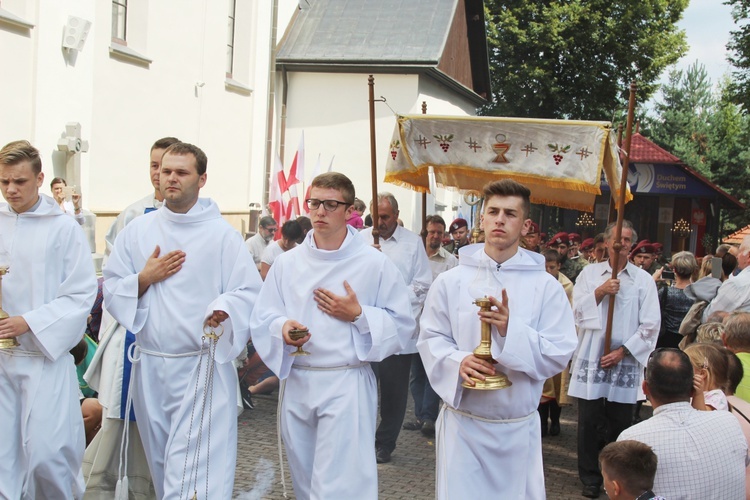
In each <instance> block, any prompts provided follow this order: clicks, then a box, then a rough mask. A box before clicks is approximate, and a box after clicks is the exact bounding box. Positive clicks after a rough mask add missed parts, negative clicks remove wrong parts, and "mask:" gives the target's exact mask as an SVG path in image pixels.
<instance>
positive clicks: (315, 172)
mask: <svg viewBox="0 0 750 500" xmlns="http://www.w3.org/2000/svg"><path fill="white" fill-rule="evenodd" d="M318 175H320V155H318V161H316V162H315V166H314V167H313V173H312V177H310V182H308V183H307V190H306V191H305V199H306V200H308V199H310V185H311V184H312V181H313V180H314V179H315V178H316V177H317V176H318ZM303 206H304V209H305V213H307V214H309V213H310V209H309V208H307V203H305V204H304V205H303Z"/></svg>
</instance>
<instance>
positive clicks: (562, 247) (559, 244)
mask: <svg viewBox="0 0 750 500" xmlns="http://www.w3.org/2000/svg"><path fill="white" fill-rule="evenodd" d="M547 246H548V247H549V248H552V249H554V250H557V252H558V253H559V254H560V255H561V256H562V262H561V264H560V272H561V273H563V274H564V275H565V276H567V277H568V279H569V280H570V281H572V282H573V283H575V282H576V278H577V277H578V275H579V274H580V273H581V269H583V264H581V262H580V259H575V260H573V259H569V258H568V249H569V248H570V240H569V239H568V233H564V232H560V233H557V234H556V235H554V236H553V237H552V239H551V240H550V241H549V243H548V244H547Z"/></svg>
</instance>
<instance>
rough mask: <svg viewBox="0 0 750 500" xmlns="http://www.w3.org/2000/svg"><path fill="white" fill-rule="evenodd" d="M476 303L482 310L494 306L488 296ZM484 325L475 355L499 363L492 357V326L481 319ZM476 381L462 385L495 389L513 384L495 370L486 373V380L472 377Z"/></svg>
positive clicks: (504, 375) (485, 389) (468, 387)
mask: <svg viewBox="0 0 750 500" xmlns="http://www.w3.org/2000/svg"><path fill="white" fill-rule="evenodd" d="M474 304H475V305H477V306H479V309H480V310H482V311H489V310H490V309H491V308H492V303H491V302H490V299H488V298H487V297H482V298H481V299H476V300H475V301H474ZM481 325H482V340H481V341H480V342H479V345H478V346H477V348H476V349H474V356H476V357H477V358H479V359H483V360H484V361H487V362H489V363H492V364H497V361H495V360H494V359H493V358H492V349H491V347H492V326H491V325H490V324H489V323H485V322H484V321H481ZM470 378H471V380H473V381H474V384H475V385H471V384H469V383H468V382H464V383H462V384H461V385H462V386H463V387H465V388H467V389H477V390H480V391H493V390H496V389H505V388H507V387H510V386H511V385H513V382H511V381H510V379H509V378H508V376H507V375H506V374H504V373H503V372H501V371H497V370H495V374H494V375H485V377H484V380H481V379H479V378H475V377H470Z"/></svg>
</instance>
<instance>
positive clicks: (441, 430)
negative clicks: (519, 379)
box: [435, 402, 537, 498]
mask: <svg viewBox="0 0 750 500" xmlns="http://www.w3.org/2000/svg"><path fill="white" fill-rule="evenodd" d="M442 411H443V412H445V411H450V412H452V413H456V414H457V415H462V416H464V417H468V418H472V419H474V420H478V421H480V422H485V423H488V424H516V423H519V422H525V421H526V420H530V419H531V418H533V417H534V416H535V415H536V414H537V412H536V410H534V411H532V412H531V413H529V414H528V415H525V416H523V417H517V418H501V419H492V418H486V417H480V416H479V415H474V414H473V413H469V412H468V411H463V410H459V409H457V408H453V407H451V406H449V405H447V404H446V403H445V402H443V407H442ZM441 417H442V418H438V428H437V429H436V432H437V433H438V435H439V436H440V439H438V440H437V441H436V442H435V454H436V456H438V457H440V460H436V461H435V498H437V496H438V489H439V484H438V478H441V480H442V481H445V480H446V477H447V470H443V473H442V474H438V472H439V471H438V467H440V464H442V465H443V467H446V465H447V461H446V459H445V455H444V453H445V449H444V448H445V446H442V443H444V442H445V416H444V415H441ZM445 488H446V489H447V485H445Z"/></svg>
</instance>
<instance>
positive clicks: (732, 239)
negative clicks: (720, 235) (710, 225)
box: [721, 226, 750, 245]
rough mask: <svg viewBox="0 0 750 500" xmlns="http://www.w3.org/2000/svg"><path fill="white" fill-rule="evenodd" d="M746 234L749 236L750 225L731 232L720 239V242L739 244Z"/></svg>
mask: <svg viewBox="0 0 750 500" xmlns="http://www.w3.org/2000/svg"><path fill="white" fill-rule="evenodd" d="M746 236H750V226H745V227H743V228H742V229H740V230H738V231H735V232H733V233H732V234H730V235H729V236H727V237H726V238H724V239H723V240H721V242H722V243H729V244H730V245H741V244H742V240H744V239H745V237H746Z"/></svg>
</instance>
